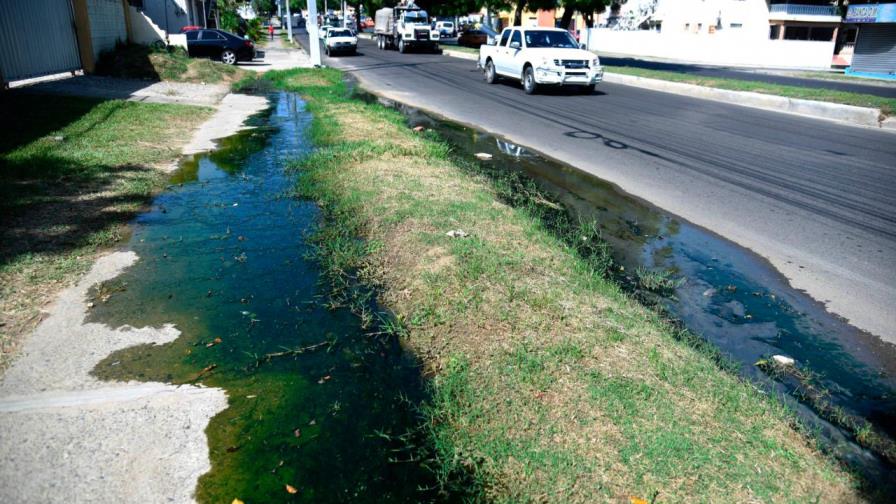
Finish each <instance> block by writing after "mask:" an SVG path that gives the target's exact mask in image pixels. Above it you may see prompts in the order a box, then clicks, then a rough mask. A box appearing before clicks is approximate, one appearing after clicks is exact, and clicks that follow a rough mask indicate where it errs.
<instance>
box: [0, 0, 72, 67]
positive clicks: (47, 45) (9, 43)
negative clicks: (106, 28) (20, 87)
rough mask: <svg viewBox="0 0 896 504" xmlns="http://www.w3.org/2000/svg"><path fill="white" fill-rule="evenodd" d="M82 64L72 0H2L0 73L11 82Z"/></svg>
mask: <svg viewBox="0 0 896 504" xmlns="http://www.w3.org/2000/svg"><path fill="white" fill-rule="evenodd" d="M80 68H81V57H80V55H79V53H78V40H77V38H76V37H75V21H74V17H73V14H72V7H71V4H70V2H69V0H0V75H2V78H3V80H5V81H7V82H9V81H13V80H18V79H27V78H29V77H37V76H39V75H47V74H53V73H61V72H69V71H72V70H78V69H80Z"/></svg>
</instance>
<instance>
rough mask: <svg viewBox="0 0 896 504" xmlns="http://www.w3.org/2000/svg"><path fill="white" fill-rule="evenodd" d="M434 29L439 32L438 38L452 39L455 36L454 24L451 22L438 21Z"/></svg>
mask: <svg viewBox="0 0 896 504" xmlns="http://www.w3.org/2000/svg"><path fill="white" fill-rule="evenodd" d="M435 29H436V30H437V31H438V32H439V36H440V37H454V36H455V35H456V34H457V32H456V31H455V30H454V23H452V22H451V21H438V22H436V26H435Z"/></svg>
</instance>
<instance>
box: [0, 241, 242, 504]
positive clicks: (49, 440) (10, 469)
mask: <svg viewBox="0 0 896 504" xmlns="http://www.w3.org/2000/svg"><path fill="white" fill-rule="evenodd" d="M136 261H137V256H136V254H134V253H133V252H116V253H114V254H111V255H108V256H106V257H103V258H101V259H100V260H99V261H97V263H96V264H95V265H94V267H93V269H92V270H91V271H90V273H88V274H87V275H86V276H85V277H84V278H83V279H82V280H81V281H80V282H79V283H78V284H77V285H76V286H74V287H72V288H70V289H67V290H65V291H63V293H62V294H61V295H60V296H59V298H58V300H57V301H56V303H55V304H54V305H53V307H52V308H51V309H50V315H49V316H48V317H47V318H46V320H44V321H43V322H42V323H41V324H40V326H38V328H37V330H36V331H35V332H34V334H32V335H31V336H30V337H29V339H28V340H27V342H26V343H25V346H24V348H23V351H22V354H21V356H20V357H19V358H18V359H17V360H16V362H15V363H14V364H13V366H12V367H11V368H10V369H9V370H8V371H7V373H6V376H5V377H4V378H3V381H2V383H0V500H2V501H3V502H16V503H31V502H33V503H47V502H100V503H105V502H108V503H120V502H192V501H193V492H194V491H195V487H196V481H197V479H198V478H199V476H201V475H202V474H203V473H205V472H207V471H208V470H209V469H210V468H211V464H210V462H209V457H208V446H207V442H206V437H205V432H204V431H205V428H206V426H207V425H208V421H209V420H210V419H211V417H213V416H214V415H216V414H217V413H218V412H220V411H222V410H223V409H224V408H226V407H227V397H226V395H225V393H224V391H222V390H219V389H214V388H205V387H195V386H184V387H175V386H172V385H166V384H163V383H107V382H101V381H99V380H98V379H96V378H94V377H93V376H91V375H90V371H91V370H92V369H93V368H94V366H96V364H97V363H98V362H100V361H101V360H102V359H104V358H105V357H106V356H107V355H109V354H110V353H111V352H113V351H115V350H118V349H121V348H125V347H129V346H134V345H139V344H162V343H166V342H168V341H172V340H174V339H175V338H177V337H178V335H179V332H178V331H177V330H176V329H175V328H174V327H172V326H165V327H162V328H142V329H135V328H131V327H121V328H118V329H112V328H109V327H106V326H104V325H102V324H85V323H84V318H85V317H86V315H87V311H88V307H87V304H86V302H85V297H86V295H87V291H88V289H89V288H90V287H91V286H93V285H95V284H97V283H100V282H103V281H106V280H109V279H111V278H113V277H115V276H116V275H118V274H119V273H120V272H121V271H122V270H123V269H125V268H127V267H128V266H130V265H131V264H133V263H134V262H136Z"/></svg>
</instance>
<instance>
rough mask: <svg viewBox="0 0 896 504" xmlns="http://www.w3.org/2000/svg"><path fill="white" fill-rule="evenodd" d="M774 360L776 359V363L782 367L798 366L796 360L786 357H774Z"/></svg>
mask: <svg viewBox="0 0 896 504" xmlns="http://www.w3.org/2000/svg"><path fill="white" fill-rule="evenodd" d="M772 359H774V361H775V362H777V363H778V364H780V365H782V366H793V365H794V364H796V360H795V359H793V358H792V357H787V356H784V355H772Z"/></svg>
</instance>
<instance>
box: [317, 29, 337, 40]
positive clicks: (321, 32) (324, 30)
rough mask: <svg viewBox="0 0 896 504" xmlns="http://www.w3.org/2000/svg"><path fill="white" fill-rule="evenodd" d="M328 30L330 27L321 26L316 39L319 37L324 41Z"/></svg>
mask: <svg viewBox="0 0 896 504" xmlns="http://www.w3.org/2000/svg"><path fill="white" fill-rule="evenodd" d="M330 28H333V27H332V26H321V27H320V28H319V29H318V30H317V35H318V37H320V39H321V40H324V39H325V38H327V32H328V31H330Z"/></svg>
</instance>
